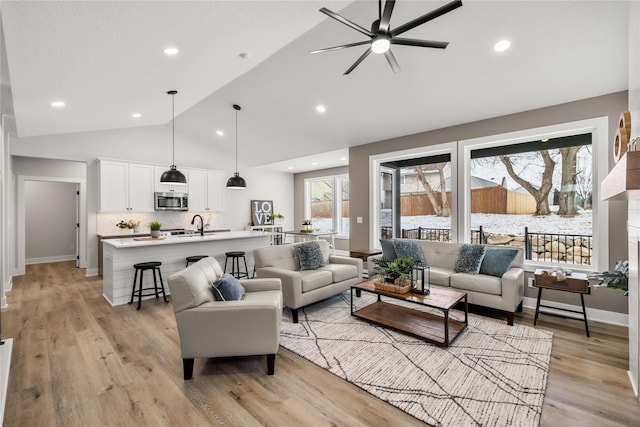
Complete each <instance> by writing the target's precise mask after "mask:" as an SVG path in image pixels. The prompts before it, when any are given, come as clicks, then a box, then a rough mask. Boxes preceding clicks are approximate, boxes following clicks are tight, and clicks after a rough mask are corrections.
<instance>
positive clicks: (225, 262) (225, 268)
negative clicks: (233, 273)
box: [223, 257, 233, 273]
mask: <svg viewBox="0 0 640 427" xmlns="http://www.w3.org/2000/svg"><path fill="white" fill-rule="evenodd" d="M227 261H229V257H226V258H225V259H224V270H223V271H224V272H225V273H226V272H227ZM231 270H233V258H232V259H231Z"/></svg>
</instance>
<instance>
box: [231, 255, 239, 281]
mask: <svg viewBox="0 0 640 427" xmlns="http://www.w3.org/2000/svg"><path fill="white" fill-rule="evenodd" d="M234 260H235V261H236V266H235V268H234V269H233V271H234V273H233V275H234V276H236V279H239V278H240V257H235V258H234Z"/></svg>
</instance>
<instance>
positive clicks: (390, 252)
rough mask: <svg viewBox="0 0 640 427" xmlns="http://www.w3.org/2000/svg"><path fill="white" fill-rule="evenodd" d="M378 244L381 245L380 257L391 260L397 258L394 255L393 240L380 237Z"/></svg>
mask: <svg viewBox="0 0 640 427" xmlns="http://www.w3.org/2000/svg"><path fill="white" fill-rule="evenodd" d="M380 246H382V258H384V259H388V260H389V261H393V260H394V259H396V258H398V256H397V255H396V248H394V247H393V240H391V239H389V240H382V239H380Z"/></svg>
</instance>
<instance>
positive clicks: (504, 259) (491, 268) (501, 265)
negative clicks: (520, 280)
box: [480, 247, 518, 277]
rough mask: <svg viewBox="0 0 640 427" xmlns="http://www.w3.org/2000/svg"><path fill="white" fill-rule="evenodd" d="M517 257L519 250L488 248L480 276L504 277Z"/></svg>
mask: <svg viewBox="0 0 640 427" xmlns="http://www.w3.org/2000/svg"><path fill="white" fill-rule="evenodd" d="M517 255H518V250H517V249H510V248H491V247H487V248H486V250H485V253H484V258H483V260H482V265H481V266H480V274H488V275H489V276H496V277H502V275H503V274H504V273H506V272H507V270H509V267H511V264H512V263H513V260H514V259H516V256H517Z"/></svg>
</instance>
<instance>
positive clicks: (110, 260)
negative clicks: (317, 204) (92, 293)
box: [102, 231, 270, 305]
mask: <svg viewBox="0 0 640 427" xmlns="http://www.w3.org/2000/svg"><path fill="white" fill-rule="evenodd" d="M269 242H270V234H269V233H264V232H258V231H231V232H226V233H219V234H217V233H207V234H206V235H204V236H200V235H199V234H186V235H180V236H167V237H166V238H164V239H150V238H144V237H143V238H140V240H136V239H131V238H128V239H124V238H123V239H109V240H104V241H103V242H102V245H103V251H102V252H103V263H102V264H103V279H102V294H103V296H104V297H105V298H106V300H107V301H109V303H110V304H111V305H122V304H126V303H128V302H129V300H130V299H131V289H132V287H133V276H134V272H135V270H134V268H133V264H137V263H139V262H148V261H160V262H162V266H161V267H160V269H161V271H162V278H163V280H164V288H165V291H166V292H167V294H168V293H169V287H168V286H167V279H168V278H169V276H171V275H172V274H173V273H175V272H177V271H180V270H182V269H183V268H185V264H186V260H185V258H186V257H188V256H191V255H209V256H212V257H214V258H216V259H217V260H218V262H219V263H220V265H221V266H222V267H223V268H224V262H225V258H226V256H225V252H229V251H244V252H246V257H247V264H248V266H249V267H248V268H249V272H251V271H252V269H253V249H254V248H259V247H264V246H269ZM143 287H153V275H152V274H151V273H147V274H145V275H144V283H143ZM147 298H154V297H153V296H151V297H147Z"/></svg>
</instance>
